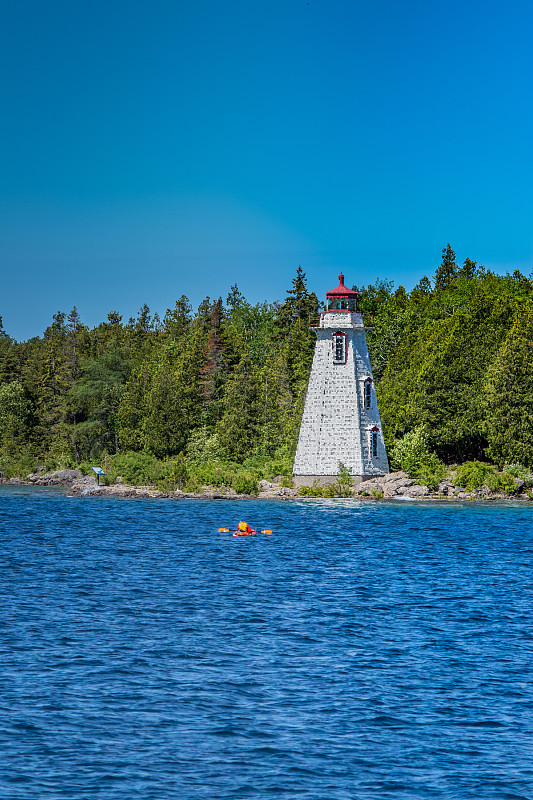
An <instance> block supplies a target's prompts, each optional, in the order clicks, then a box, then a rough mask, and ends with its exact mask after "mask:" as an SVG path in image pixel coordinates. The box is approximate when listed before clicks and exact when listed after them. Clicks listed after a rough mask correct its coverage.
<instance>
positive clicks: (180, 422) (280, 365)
mask: <svg viewBox="0 0 533 800" xmlns="http://www.w3.org/2000/svg"><path fill="white" fill-rule="evenodd" d="M354 288H356V289H357V288H358V287H354ZM358 291H359V298H358V305H359V308H360V310H362V311H363V312H368V313H371V314H373V315H374V318H375V331H374V332H371V333H369V335H368V344H369V351H370V357H371V361H372V365H373V372H374V378H375V382H376V391H377V396H378V403H379V408H380V413H381V418H382V424H383V429H384V433H385V437H386V443H387V446H388V449H389V450H390V449H392V448H393V447H394V445H395V444H396V443H397V442H398V441H400V440H402V438H403V437H405V436H406V435H408V434H410V433H412V432H413V431H419V432H423V435H424V437H425V440H426V441H427V443H428V445H429V447H430V448H431V450H432V451H433V452H434V453H435V454H436V455H437V456H438V457H439V458H440V459H441V460H442V461H444V462H446V463H460V462H464V461H467V460H469V459H484V460H487V459H488V460H491V461H493V462H494V463H497V464H500V465H501V464H503V463H504V462H505V461H519V462H520V463H522V464H524V465H528V466H533V446H532V445H533V367H532V358H531V356H532V345H531V342H532V340H533V316H532V312H533V283H532V282H531V279H530V278H527V277H525V276H524V275H522V274H521V273H520V272H518V271H516V272H514V273H513V274H508V275H505V276H501V275H496V274H494V273H493V272H491V271H490V270H487V269H485V268H484V267H483V266H480V265H478V264H477V263H476V262H475V261H472V260H471V259H469V258H467V259H466V260H465V262H464V264H462V265H459V264H458V263H457V260H456V256H455V253H454V251H453V250H452V248H451V247H450V245H448V246H447V247H445V248H444V249H443V252H442V259H441V263H440V264H439V265H438V266H437V267H436V269H435V272H434V274H433V276H432V278H431V279H430V278H428V277H423V278H422V279H421V280H420V281H419V283H418V284H417V286H415V288H414V289H413V290H412V291H411V292H407V291H406V290H405V289H404V288H403V287H402V286H400V287H398V288H395V287H394V285H393V284H392V282H390V281H387V280H377V281H376V282H375V283H374V284H369V285H366V286H361V287H359V289H358ZM321 307H322V306H321V304H320V303H319V301H318V298H317V296H316V294H315V293H314V292H310V291H309V289H308V287H307V280H306V276H305V273H304V272H303V270H302V268H301V267H299V268H298V270H297V272H296V276H295V277H294V279H293V280H292V285H291V288H290V289H289V290H288V292H287V296H286V298H285V300H284V301H282V302H278V303H266V302H264V303H257V304H255V305H254V304H251V303H249V302H248V301H247V300H246V299H245V297H243V295H242V294H241V293H240V291H239V289H238V287H237V286H236V285H234V286H232V287H231V290H230V292H229V294H228V296H227V298H226V301H225V303H224V302H223V301H222V299H221V298H219V299H216V300H211V299H210V298H209V297H206V298H205V300H203V301H202V302H201V303H200V305H199V306H198V309H197V310H196V311H195V312H193V309H192V307H191V305H190V303H189V301H188V299H187V297H185V296H184V295H182V296H181V297H180V298H179V299H178V300H177V301H176V302H175V304H174V306H173V307H172V308H168V309H167V311H166V313H165V315H164V316H163V317H162V318H159V316H158V315H157V314H153V315H152V314H151V312H150V309H149V308H148V307H147V306H146V305H145V306H143V307H142V308H141V309H140V311H139V313H138V315H137V316H136V317H134V318H130V319H129V320H128V321H127V322H124V321H123V320H122V317H121V316H120V314H118V313H117V312H115V311H113V312H111V313H109V314H108V316H107V319H106V321H105V322H102V323H100V324H99V325H97V326H96V327H94V328H88V327H87V326H86V325H84V324H83V322H82V320H81V319H80V317H79V314H78V312H77V310H76V308H74V309H73V310H72V311H71V312H70V313H69V314H66V313H63V312H58V313H57V314H55V315H54V317H53V319H52V322H51V324H50V325H49V326H48V327H47V328H46V330H45V331H44V333H43V335H42V336H39V337H35V338H32V339H30V340H28V341H27V342H16V341H15V340H14V339H13V338H12V337H10V336H9V334H8V333H7V332H6V331H5V330H4V329H3V327H2V324H1V318H0V470H2V471H3V472H4V473H5V474H6V475H9V474H18V475H23V474H24V473H25V472H26V473H27V472H29V471H31V470H32V469H34V468H35V467H36V466H37V465H40V464H44V465H46V466H47V468H54V467H59V466H63V467H64V466H76V465H80V464H81V465H87V464H88V463H95V464H96V463H100V462H101V461H102V459H109V460H110V463H113V459H115V462H116V463H117V465H118V464H120V463H121V462H120V457H122V459H123V461H122V464H125V463H126V462H125V461H124V458H125V457H126V454H128V458H129V459H130V461H129V462H128V463H130V464H133V463H134V462H135V461H136V460H137V462H138V463H140V462H141V461H142V460H143V459H145V461H146V463H148V461H150V460H151V461H150V463H155V461H158V462H162V463H167V464H172V465H173V470H174V472H173V475H174V478H173V480H174V482H178V483H179V479H178V478H179V475H182V476H185V475H187V474H188V475H189V478H190V476H191V475H193V474H194V469H196V472H197V474H198V475H200V473H201V468H203V469H204V473H205V469H208V467H209V465H211V472H209V469H208V473H209V474H208V477H211V478H213V475H214V467H213V465H215V466H216V465H218V472H217V474H218V473H220V475H222V474H223V470H222V469H221V465H226V467H227V468H230V467H231V469H233V472H236V471H237V472H238V471H239V470H240V471H241V472H243V471H244V472H249V473H250V474H252V473H253V475H255V477H259V476H267V475H273V474H285V475H290V472H291V469H292V460H293V458H294V452H295V448H296V443H297V439H298V431H299V426H300V420H301V415H302V411H303V403H304V400H305V392H306V388H307V382H308V378H309V372H310V368H311V363H312V358H313V352H314V345H315V336H314V334H313V332H312V331H309V329H308V316H309V315H310V314H311V315H314V314H317V313H318V311H319V310H320V308H321ZM134 454H137V458H136V457H135V456H134ZM176 465H178V466H176ZM180 465H181V466H180ZM118 468H119V467H118V466H117V469H118ZM198 470H200V472H199V471H198ZM167 472H168V470H167ZM215 472H216V470H215ZM178 473H179V475H178ZM200 477H201V476H200ZM203 477H206V475H205V474H204V475H203ZM198 479H199V478H198ZM183 480H185V478H183ZM220 480H221V479H220ZM182 482H183V481H182ZM206 482H207V481H206ZM213 482H215V481H214V480H213ZM219 482H220V481H219Z"/></svg>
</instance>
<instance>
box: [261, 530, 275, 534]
mask: <svg viewBox="0 0 533 800" xmlns="http://www.w3.org/2000/svg"><path fill="white" fill-rule="evenodd" d="M261 533H268V534H270V533H272V531H270V530H266V531H261Z"/></svg>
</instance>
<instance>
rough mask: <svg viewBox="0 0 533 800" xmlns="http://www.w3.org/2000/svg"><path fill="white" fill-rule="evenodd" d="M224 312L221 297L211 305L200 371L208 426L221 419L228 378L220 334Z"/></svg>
mask: <svg viewBox="0 0 533 800" xmlns="http://www.w3.org/2000/svg"><path fill="white" fill-rule="evenodd" d="M223 312H224V309H223V306H222V298H219V299H218V301H217V302H216V303H213V305H212V306H211V321H210V327H209V335H208V337H207V342H206V345H205V348H204V357H203V362H204V363H203V366H202V367H201V369H200V373H199V388H200V395H201V398H202V401H201V402H202V405H203V408H202V417H203V420H204V422H205V424H206V425H208V426H212V425H214V424H215V423H216V422H218V420H219V419H220V414H221V400H222V390H223V387H224V383H225V379H226V365H225V361H224V344H223V342H222V339H221V335H220V332H221V327H222V321H223Z"/></svg>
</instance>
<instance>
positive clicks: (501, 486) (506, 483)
mask: <svg viewBox="0 0 533 800" xmlns="http://www.w3.org/2000/svg"><path fill="white" fill-rule="evenodd" d="M486 484H487V486H488V487H489V489H490V490H491V492H503V493H504V494H516V484H515V481H514V478H513V476H512V475H508V474H506V473H503V472H496V470H494V472H493V473H492V474H490V475H488V476H487V480H486Z"/></svg>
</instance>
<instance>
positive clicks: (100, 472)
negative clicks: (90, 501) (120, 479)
mask: <svg viewBox="0 0 533 800" xmlns="http://www.w3.org/2000/svg"><path fill="white" fill-rule="evenodd" d="M92 471H93V472H94V474H95V475H96V485H97V486H100V475H105V472H104V470H103V469H102V467H92Z"/></svg>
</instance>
